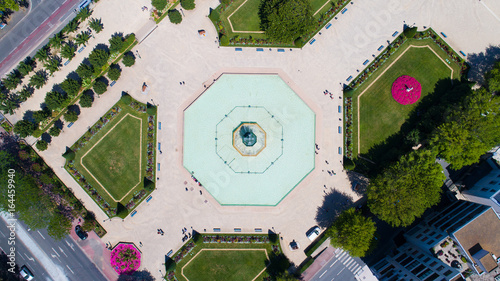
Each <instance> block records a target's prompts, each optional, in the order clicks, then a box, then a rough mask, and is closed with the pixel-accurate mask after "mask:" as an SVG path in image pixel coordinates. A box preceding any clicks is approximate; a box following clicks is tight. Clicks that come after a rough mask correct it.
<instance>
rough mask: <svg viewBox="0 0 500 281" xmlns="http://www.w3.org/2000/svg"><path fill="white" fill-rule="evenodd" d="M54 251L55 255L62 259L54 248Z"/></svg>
mask: <svg viewBox="0 0 500 281" xmlns="http://www.w3.org/2000/svg"><path fill="white" fill-rule="evenodd" d="M52 251H54V253H56V255H57V256H58V257H60V255H59V254H58V253H57V251H56V250H55V249H54V248H52Z"/></svg>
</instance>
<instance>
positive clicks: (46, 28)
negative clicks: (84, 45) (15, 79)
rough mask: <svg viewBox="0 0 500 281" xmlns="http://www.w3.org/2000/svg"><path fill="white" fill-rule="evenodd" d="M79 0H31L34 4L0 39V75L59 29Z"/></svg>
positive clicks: (3, 74)
mask: <svg viewBox="0 0 500 281" xmlns="http://www.w3.org/2000/svg"><path fill="white" fill-rule="evenodd" d="M79 3H80V0H33V7H32V8H31V11H30V12H29V13H28V15H27V16H26V17H25V18H24V19H22V20H21V21H20V22H19V23H17V25H16V26H15V27H13V28H12V29H11V30H10V31H9V32H8V34H6V35H5V36H4V37H3V38H2V39H1V40H0V76H1V77H4V76H5V74H7V73H8V72H9V71H10V70H11V69H12V68H13V67H15V66H16V65H17V64H18V62H19V61H21V60H23V59H24V58H25V57H26V56H28V55H30V54H31V53H34V52H35V51H36V49H38V48H37V47H38V46H39V45H40V44H42V43H44V42H45V41H46V39H47V38H48V37H49V36H50V35H52V34H54V33H55V32H56V31H58V30H60V29H62V27H63V26H64V25H65V23H66V22H67V21H68V20H69V18H70V17H71V18H73V17H74V16H75V15H76V14H75V13H74V12H73V10H74V9H75V8H76V7H77V6H78V4H79Z"/></svg>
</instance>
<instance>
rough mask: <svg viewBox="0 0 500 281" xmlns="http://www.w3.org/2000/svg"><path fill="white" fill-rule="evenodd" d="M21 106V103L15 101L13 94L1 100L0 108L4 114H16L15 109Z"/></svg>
mask: <svg viewBox="0 0 500 281" xmlns="http://www.w3.org/2000/svg"><path fill="white" fill-rule="evenodd" d="M18 107H19V103H18V102H17V101H15V100H14V99H13V98H12V97H11V96H10V97H9V98H7V99H4V100H2V101H1V102H0V110H2V112H3V113H4V114H10V115H12V114H14V110H16V109H17V108H18Z"/></svg>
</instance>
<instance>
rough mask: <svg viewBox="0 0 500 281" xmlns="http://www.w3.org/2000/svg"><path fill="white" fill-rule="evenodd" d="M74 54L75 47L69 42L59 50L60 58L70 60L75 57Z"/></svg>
mask: <svg viewBox="0 0 500 281" xmlns="http://www.w3.org/2000/svg"><path fill="white" fill-rule="evenodd" d="M75 52H76V48H75V46H74V45H73V44H72V43H71V42H68V43H66V44H64V46H63V48H62V50H61V57H63V58H66V59H68V60H70V59H72V58H73V57H75Z"/></svg>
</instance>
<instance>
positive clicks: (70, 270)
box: [66, 265, 75, 274]
mask: <svg viewBox="0 0 500 281" xmlns="http://www.w3.org/2000/svg"><path fill="white" fill-rule="evenodd" d="M66 267H67V268H68V269H69V271H71V273H73V274H75V273H74V272H73V270H71V268H69V266H68V265H66Z"/></svg>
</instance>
